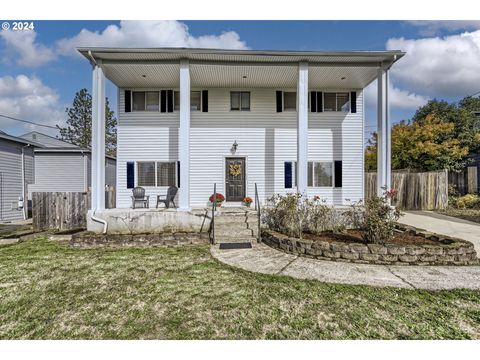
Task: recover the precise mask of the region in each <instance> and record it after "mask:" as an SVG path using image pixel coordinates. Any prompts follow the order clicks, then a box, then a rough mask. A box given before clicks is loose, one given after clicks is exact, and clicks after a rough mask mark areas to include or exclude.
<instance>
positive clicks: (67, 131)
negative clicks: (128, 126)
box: [57, 89, 117, 156]
mask: <svg viewBox="0 0 480 360" xmlns="http://www.w3.org/2000/svg"><path fill="white" fill-rule="evenodd" d="M65 112H66V113H67V116H68V118H67V126H66V127H60V126H58V125H57V128H58V130H59V131H60V139H61V140H64V141H67V142H69V143H72V144H75V145H78V146H81V147H84V148H90V147H91V144H92V96H91V95H90V94H89V93H88V90H87V89H81V90H80V91H79V92H77V93H76V94H75V98H74V99H73V104H72V107H69V108H66V110H65ZM116 151H117V119H116V118H115V115H114V113H113V111H112V110H111V109H110V103H109V101H108V98H106V100H105V152H106V154H107V155H110V156H115V155H116Z"/></svg>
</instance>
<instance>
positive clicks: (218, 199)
mask: <svg viewBox="0 0 480 360" xmlns="http://www.w3.org/2000/svg"><path fill="white" fill-rule="evenodd" d="M216 195H217V198H216V201H217V203H221V202H223V201H225V196H223V195H222V194H220V193H217V194H216ZM214 197H215V194H212V195H210V197H209V198H208V200H210V202H213V198H214Z"/></svg>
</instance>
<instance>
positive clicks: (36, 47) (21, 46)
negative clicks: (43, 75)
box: [0, 30, 56, 67]
mask: <svg viewBox="0 0 480 360" xmlns="http://www.w3.org/2000/svg"><path fill="white" fill-rule="evenodd" d="M36 37H37V33H36V32H35V31H12V30H6V31H5V30H4V31H0V39H3V41H4V42H5V50H4V55H3V56H2V61H3V62H4V63H12V62H16V63H18V64H19V65H22V66H26V67H38V66H41V65H44V64H46V63H48V62H50V61H52V60H54V59H55V57H56V56H55V54H54V52H53V51H52V50H51V49H49V48H48V47H46V46H44V45H42V44H38V43H36V42H35V39H36Z"/></svg>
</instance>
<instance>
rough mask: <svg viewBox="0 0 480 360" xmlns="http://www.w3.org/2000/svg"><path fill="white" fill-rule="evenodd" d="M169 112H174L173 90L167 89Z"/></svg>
mask: <svg viewBox="0 0 480 360" xmlns="http://www.w3.org/2000/svg"><path fill="white" fill-rule="evenodd" d="M167 112H173V90H167Z"/></svg>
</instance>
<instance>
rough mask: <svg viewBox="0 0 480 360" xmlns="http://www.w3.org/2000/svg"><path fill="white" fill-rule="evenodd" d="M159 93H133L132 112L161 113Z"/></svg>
mask: <svg viewBox="0 0 480 360" xmlns="http://www.w3.org/2000/svg"><path fill="white" fill-rule="evenodd" d="M159 94H160V92H159V91H133V93H132V104H133V106H132V110H133V111H159V106H160V95H159Z"/></svg>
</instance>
